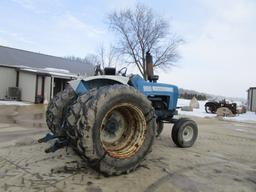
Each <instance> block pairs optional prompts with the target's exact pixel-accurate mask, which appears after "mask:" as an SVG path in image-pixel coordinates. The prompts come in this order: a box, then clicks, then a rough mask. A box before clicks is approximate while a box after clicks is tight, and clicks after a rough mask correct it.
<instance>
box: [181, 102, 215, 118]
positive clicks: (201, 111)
mask: <svg viewBox="0 0 256 192" xmlns="http://www.w3.org/2000/svg"><path fill="white" fill-rule="evenodd" d="M198 102H199V109H193V111H181V109H178V114H180V115H187V116H196V117H215V116H216V115H215V114H210V113H206V112H205V110H204V104H205V103H206V101H198ZM189 103H190V100H189V99H178V104H177V106H178V107H183V106H189Z"/></svg>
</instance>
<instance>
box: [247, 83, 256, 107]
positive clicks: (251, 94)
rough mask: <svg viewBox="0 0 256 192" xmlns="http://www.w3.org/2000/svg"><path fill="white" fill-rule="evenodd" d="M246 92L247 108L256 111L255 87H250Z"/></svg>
mask: <svg viewBox="0 0 256 192" xmlns="http://www.w3.org/2000/svg"><path fill="white" fill-rule="evenodd" d="M247 92H248V101H247V107H248V110H249V111H254V112H256V87H250V88H249V89H248V91H247Z"/></svg>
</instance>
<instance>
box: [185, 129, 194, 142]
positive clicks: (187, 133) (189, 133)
mask: <svg viewBox="0 0 256 192" xmlns="http://www.w3.org/2000/svg"><path fill="white" fill-rule="evenodd" d="M193 134H194V130H193V128H192V127H191V126H186V127H185V128H184V130H183V132H182V137H183V140H184V141H185V142H188V141H191V140H192V138H193Z"/></svg>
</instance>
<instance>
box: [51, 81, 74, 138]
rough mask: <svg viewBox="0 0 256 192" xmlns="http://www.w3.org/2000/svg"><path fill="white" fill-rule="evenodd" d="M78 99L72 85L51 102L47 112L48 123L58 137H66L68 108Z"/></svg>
mask: <svg viewBox="0 0 256 192" xmlns="http://www.w3.org/2000/svg"><path fill="white" fill-rule="evenodd" d="M76 98H77V95H76V93H75V91H74V90H73V89H72V87H71V86H70V85H67V87H66V88H65V89H64V90H63V91H62V92H59V93H57V95H56V96H55V97H54V98H53V99H52V100H51V101H50V102H49V104H48V107H47V110H46V123H47V125H48V127H49V129H50V130H51V131H52V133H54V134H55V135H57V136H64V135H65V130H64V129H63V128H62V126H63V117H64V114H65V111H66V109H67V107H68V106H69V105H70V104H71V103H72V102H73V101H74V100H75V99H76Z"/></svg>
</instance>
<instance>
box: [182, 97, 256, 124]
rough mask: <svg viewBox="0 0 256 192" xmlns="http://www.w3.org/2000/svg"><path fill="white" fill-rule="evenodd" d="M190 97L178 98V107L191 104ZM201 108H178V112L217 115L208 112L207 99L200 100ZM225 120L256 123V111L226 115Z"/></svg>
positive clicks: (198, 115) (188, 114)
mask: <svg viewBox="0 0 256 192" xmlns="http://www.w3.org/2000/svg"><path fill="white" fill-rule="evenodd" d="M189 102H190V100H189V99H178V104H177V106H178V107H182V106H189ZM198 102H199V106H200V107H199V109H193V111H181V109H178V114H180V115H187V116H196V117H216V114H211V113H206V112H205V109H204V105H205V103H206V102H207V101H198ZM224 120H230V121H237V122H246V123H256V113H255V112H249V111H248V112H246V113H244V114H239V115H236V116H235V117H224Z"/></svg>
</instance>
